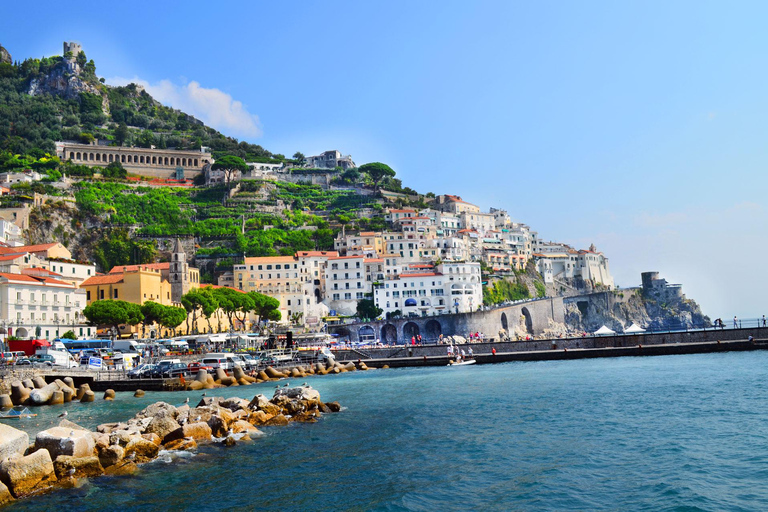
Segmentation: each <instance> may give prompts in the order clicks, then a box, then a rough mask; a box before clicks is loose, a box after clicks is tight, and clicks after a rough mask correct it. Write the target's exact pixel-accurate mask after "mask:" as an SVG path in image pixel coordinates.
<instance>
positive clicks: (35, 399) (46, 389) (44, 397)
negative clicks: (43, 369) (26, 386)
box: [29, 377, 59, 405]
mask: <svg viewBox="0 0 768 512" xmlns="http://www.w3.org/2000/svg"><path fill="white" fill-rule="evenodd" d="M39 378H40V377H36V379H35V389H33V390H32V392H31V393H30V394H29V401H30V402H31V403H32V404H33V405H43V404H47V403H48V400H50V399H51V397H52V396H53V392H54V391H59V386H57V385H56V383H55V382H51V383H50V384H48V385H46V386H43V387H42V388H38V387H37V379H39Z"/></svg>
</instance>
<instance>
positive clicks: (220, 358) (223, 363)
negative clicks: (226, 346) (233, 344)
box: [201, 354, 244, 370]
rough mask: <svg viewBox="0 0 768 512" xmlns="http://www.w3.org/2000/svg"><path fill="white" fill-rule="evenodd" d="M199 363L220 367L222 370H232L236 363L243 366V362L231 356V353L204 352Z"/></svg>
mask: <svg viewBox="0 0 768 512" xmlns="http://www.w3.org/2000/svg"><path fill="white" fill-rule="evenodd" d="M201 363H202V364H203V366H210V367H211V368H221V369H222V370H232V369H233V368H234V367H235V365H236V364H237V365H239V366H244V364H243V362H242V361H240V360H239V359H235V358H234V357H232V354H205V355H204V356H203V359H202V360H201Z"/></svg>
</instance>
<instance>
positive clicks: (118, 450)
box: [99, 444, 125, 468]
mask: <svg viewBox="0 0 768 512" xmlns="http://www.w3.org/2000/svg"><path fill="white" fill-rule="evenodd" d="M123 457H125V450H124V449H123V447H122V446H120V445H119V444H112V445H109V446H106V447H102V448H100V449H99V462H100V463H101V466H102V467H105V468H106V467H109V466H114V465H115V464H117V463H118V462H120V461H121V460H123Z"/></svg>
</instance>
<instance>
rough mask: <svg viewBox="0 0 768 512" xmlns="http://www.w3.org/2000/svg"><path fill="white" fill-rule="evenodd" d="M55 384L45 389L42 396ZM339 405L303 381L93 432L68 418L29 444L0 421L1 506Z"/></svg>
mask: <svg viewBox="0 0 768 512" xmlns="http://www.w3.org/2000/svg"><path fill="white" fill-rule="evenodd" d="M49 386H50V385H49ZM44 388H45V386H44V387H42V388H36V389H39V390H42V389H44ZM24 389H26V388H24ZM57 390H59V387H58V386H56V389H51V390H50V393H48V392H47V391H46V392H43V393H41V398H40V399H41V400H42V399H43V398H44V395H45V394H50V395H52V394H53V393H55V392H56V391H57ZM339 410H341V406H340V405H339V404H338V402H330V403H324V402H323V401H321V399H320V394H319V393H318V392H317V391H316V390H314V389H313V388H311V387H309V386H302V387H296V388H287V387H286V388H279V389H276V390H275V392H274V396H273V397H272V398H271V399H268V398H267V397H266V396H264V395H261V394H259V395H256V396H254V397H253V398H252V399H251V400H246V399H242V398H222V397H206V396H204V397H203V398H202V400H200V403H198V404H197V405H196V406H195V407H193V408H191V407H190V406H189V405H187V404H185V405H182V406H180V407H174V406H173V405H170V404H168V403H165V402H156V403H154V404H152V405H150V406H148V407H146V408H144V409H143V410H142V411H140V412H139V413H137V414H136V415H135V416H134V417H133V418H131V419H129V420H127V421H125V422H121V423H104V424H101V425H99V426H98V427H97V428H96V431H95V432H92V431H90V430H88V429H86V428H83V427H81V426H80V425H77V424H75V423H73V422H71V421H68V420H66V419H64V420H62V421H61V423H59V425H58V426H56V427H52V428H49V429H47V430H43V431H42V432H39V433H38V434H37V436H36V438H35V440H34V443H32V444H31V445H30V442H29V436H28V435H27V433H26V432H23V431H21V430H17V429H15V428H13V427H11V426H8V425H4V424H0V504H5V503H8V502H11V501H14V500H15V499H19V498H24V497H27V496H30V495H34V494H37V493H42V492H48V491H50V490H53V489H55V488H57V487H70V486H74V485H76V484H77V480H78V479H80V478H92V477H96V476H99V475H102V474H111V475H115V474H130V473H133V472H135V471H136V470H137V469H138V465H139V464H142V463H145V462H149V461H151V460H153V459H155V458H157V457H158V456H159V455H160V454H161V451H163V450H165V451H166V452H167V451H178V450H193V449H195V448H197V446H198V445H200V444H205V443H220V444H222V445H224V446H232V445H235V444H237V443H238V442H247V441H251V440H252V437H255V436H258V435H260V434H261V431H260V430H259V429H258V427H269V426H283V425H288V424H289V423H291V422H301V423H313V422H316V421H317V420H318V418H320V416H321V415H322V414H324V413H330V412H338V411H339Z"/></svg>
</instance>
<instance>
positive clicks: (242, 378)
mask: <svg viewBox="0 0 768 512" xmlns="http://www.w3.org/2000/svg"><path fill="white" fill-rule="evenodd" d="M368 369H369V368H368V367H367V366H366V365H365V363H364V362H362V361H361V362H358V363H357V364H355V363H353V362H351V361H350V362H348V363H345V364H342V363H338V362H329V363H327V364H323V363H315V364H313V365H307V366H304V365H298V366H292V367H289V368H285V369H282V370H277V369H275V368H273V367H271V366H268V367H267V368H266V369H264V370H261V371H259V372H252V374H251V375H249V374H246V373H245V371H244V370H243V369H242V368H241V367H240V366H235V368H234V370H232V374H231V375H230V374H229V373H227V372H226V371H224V370H223V369H222V368H217V369H216V370H215V372H213V374H211V373H208V372H207V371H206V370H200V371H199V372H197V375H196V376H195V378H194V380H192V381H191V382H184V384H183V385H184V387H186V389H187V390H190V391H199V390H202V389H215V388H222V387H229V386H247V385H248V384H254V383H256V384H258V383H260V382H269V381H275V380H280V379H285V378H294V379H300V378H303V377H307V376H309V375H328V374H338V373H344V372H353V371H355V370H368Z"/></svg>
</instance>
